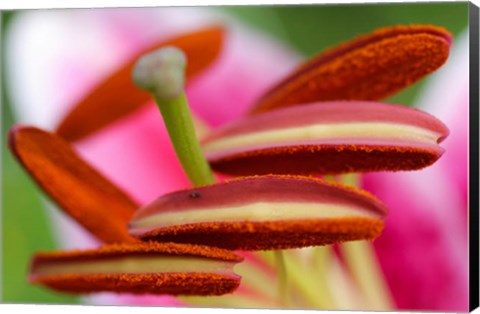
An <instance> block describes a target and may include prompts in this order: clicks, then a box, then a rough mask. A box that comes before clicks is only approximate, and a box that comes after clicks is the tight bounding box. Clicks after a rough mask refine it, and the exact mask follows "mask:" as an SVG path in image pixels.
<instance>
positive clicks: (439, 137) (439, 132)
mask: <svg viewBox="0 0 480 314" xmlns="http://www.w3.org/2000/svg"><path fill="white" fill-rule="evenodd" d="M77 108H78V107H77ZM443 131H444V130H443ZM443 131H442V132H443ZM442 132H439V133H440V134H442ZM443 133H444V132H443ZM439 138H442V135H440V136H439Z"/></svg>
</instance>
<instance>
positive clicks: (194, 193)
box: [190, 192, 201, 198]
mask: <svg viewBox="0 0 480 314" xmlns="http://www.w3.org/2000/svg"><path fill="white" fill-rule="evenodd" d="M200 196H201V194H200V193H198V192H193V193H190V198H199V197H200Z"/></svg>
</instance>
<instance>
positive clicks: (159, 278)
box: [29, 242, 243, 295]
mask: <svg viewBox="0 0 480 314" xmlns="http://www.w3.org/2000/svg"><path fill="white" fill-rule="evenodd" d="M242 260H243V258H242V257H241V256H239V255H236V254H235V253H233V252H231V251H227V250H222V249H218V248H212V247H207V246H198V245H190V244H176V243H155V242H149V243H142V242H137V243H122V244H113V245H106V246H103V247H100V248H98V249H90V250H83V251H81V250H75V251H62V252H52V253H38V254H36V255H35V256H34V258H33V261H32V265H31V271H30V276H29V280H30V281H31V282H33V283H37V284H43V285H47V286H49V287H51V288H53V289H57V290H60V291H62V292H70V293H91V292H100V291H115V292H128V293H155V294H174V295H177V294H183V295H221V294H224V293H229V292H232V291H233V290H235V289H236V288H237V287H238V285H239V283H240V277H239V276H238V275H236V274H235V273H233V266H234V264H235V263H238V262H241V261H242ZM172 263H173V264H172ZM162 268H164V270H162ZM75 269H78V272H76V271H75ZM105 269H107V271H105ZM182 269H183V271H180V270H182Z"/></svg>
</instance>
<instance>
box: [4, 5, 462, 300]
mask: <svg viewBox="0 0 480 314" xmlns="http://www.w3.org/2000/svg"><path fill="white" fill-rule="evenodd" d="M212 9H214V10H220V11H223V12H225V13H227V14H231V15H233V16H235V17H237V18H238V19H240V20H242V21H243V22H245V23H248V24H250V25H251V26H253V27H256V28H258V29H260V30H262V31H264V32H266V33H268V34H270V35H271V36H274V37H277V38H279V39H280V40H282V41H284V42H285V43H287V44H290V45H291V46H293V47H294V48H296V49H297V50H298V51H300V52H301V53H303V54H304V55H305V56H307V57H308V56H311V55H313V54H315V53H317V52H318V51H320V50H322V49H324V48H326V47H329V46H332V45H334V44H336V43H338V42H341V41H345V40H348V39H350V38H352V37H354V36H356V35H359V34H362V33H368V32H370V31H371V30H373V29H375V28H377V27H383V26H387V25H392V24H412V23H422V24H434V25H439V26H443V27H445V28H447V29H448V30H450V31H451V32H452V33H453V34H454V35H456V34H458V33H459V32H461V31H462V30H464V29H465V28H466V27H467V24H468V3H431V4H427V3H419V4H382V5H376V4H374V5H316V6H256V7H253V6H243V7H218V8H212ZM17 14H21V11H16V12H3V14H2V32H3V34H2V35H4V34H5V32H8V27H9V24H10V23H11V21H12V20H13V19H15V16H16V15H17ZM331 30H334V31H331ZM3 38H4V36H2V40H3ZM312 39H314V40H312ZM3 45H4V43H2V46H3ZM3 56H4V54H3V53H2V58H3ZM2 62H5V60H3V59H2ZM2 68H3V67H2ZM6 81H8V77H5V73H3V72H2V82H3V86H2V87H3V88H2V89H3V94H2V183H3V184H2V195H3V198H2V223H3V225H2V229H1V230H2V250H3V251H2V259H3V260H2V293H3V295H2V302H5V303H69V304H71V303H78V302H80V300H79V299H78V298H75V297H70V296H65V295H61V294H57V293H55V292H51V291H47V290H45V289H42V288H38V287H34V286H31V285H28V284H27V282H26V270H27V268H28V263H29V258H30V256H31V255H32V254H33V253H34V252H35V251H39V250H52V249H55V248H56V247H57V243H56V241H55V239H54V238H53V237H52V231H51V228H50V225H49V221H48V220H47V218H46V217H45V213H44V210H43V208H42V202H41V198H40V196H39V195H40V193H39V190H38V189H37V187H36V186H35V185H34V184H33V182H32V181H31V180H30V179H29V177H28V176H27V175H26V174H25V173H24V172H23V170H22V169H21V168H20V167H19V166H18V165H17V163H16V162H15V161H14V160H13V158H12V156H11V155H10V152H9V151H8V149H6V132H7V130H8V129H9V128H10V126H12V124H14V123H15V119H14V117H13V115H12V111H11V109H10V108H11V106H14V105H15V104H12V103H11V102H9V98H8V90H6V88H5V82H6ZM421 86H422V82H420V83H417V84H415V85H414V86H413V87H410V88H408V89H406V90H404V91H402V92H401V93H399V94H397V95H395V96H394V97H392V98H390V99H389V101H391V102H393V103H401V104H411V103H412V101H413V99H414V97H415V95H416V93H417V92H418V91H419V90H420V89H421Z"/></svg>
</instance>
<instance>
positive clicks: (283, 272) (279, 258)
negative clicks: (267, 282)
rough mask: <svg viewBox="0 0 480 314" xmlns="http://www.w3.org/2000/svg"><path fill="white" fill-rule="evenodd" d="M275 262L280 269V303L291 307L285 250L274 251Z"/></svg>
mask: <svg viewBox="0 0 480 314" xmlns="http://www.w3.org/2000/svg"><path fill="white" fill-rule="evenodd" d="M273 253H274V256H275V264H276V265H277V270H278V300H279V301H280V302H279V303H280V304H281V305H283V306H285V307H289V305H290V301H289V297H290V296H289V293H288V276H287V265H286V261H285V254H284V252H283V251H280V250H278V251H274V252H273Z"/></svg>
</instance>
